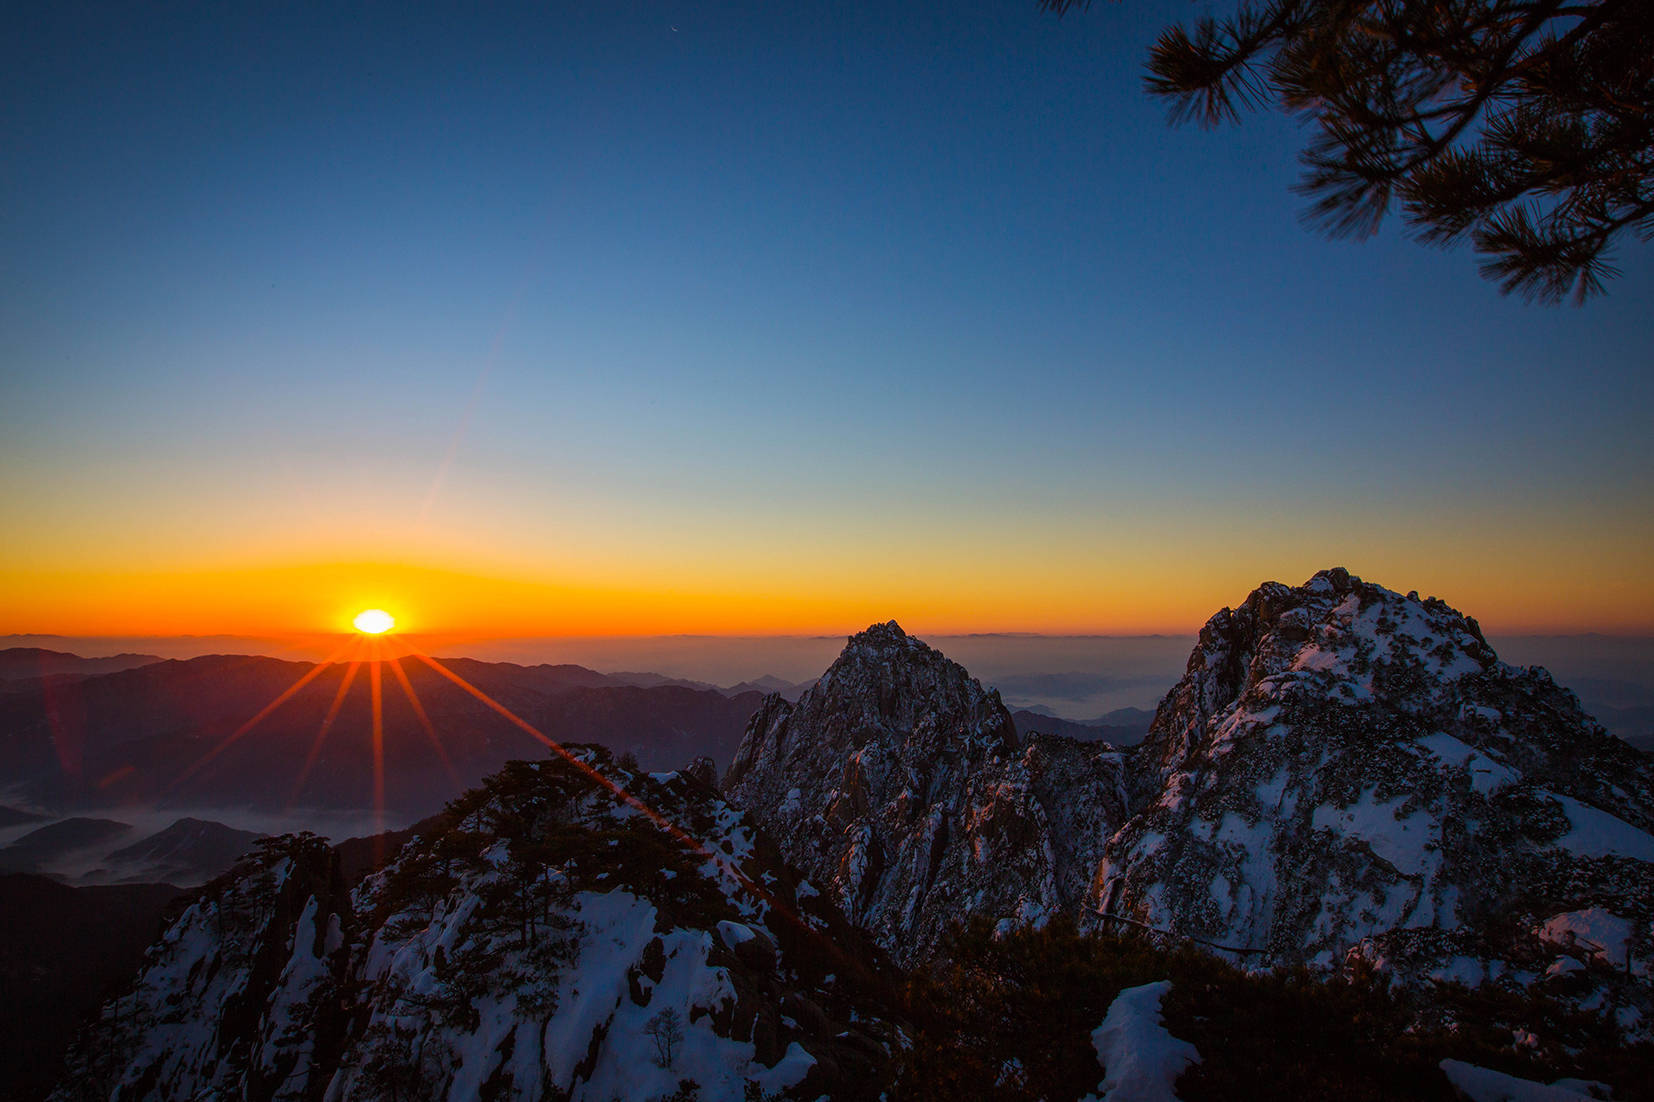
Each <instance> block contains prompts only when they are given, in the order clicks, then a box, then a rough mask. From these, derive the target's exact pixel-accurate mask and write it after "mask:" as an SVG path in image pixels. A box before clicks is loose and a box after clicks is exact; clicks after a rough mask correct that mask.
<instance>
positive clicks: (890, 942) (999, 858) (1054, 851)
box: [724, 621, 1125, 963]
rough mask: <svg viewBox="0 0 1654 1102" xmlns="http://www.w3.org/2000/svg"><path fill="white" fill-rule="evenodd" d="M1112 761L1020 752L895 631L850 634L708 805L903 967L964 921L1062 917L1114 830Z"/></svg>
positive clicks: (998, 716)
mask: <svg viewBox="0 0 1654 1102" xmlns="http://www.w3.org/2000/svg"><path fill="white" fill-rule="evenodd" d="M1122 781H1123V773H1122V768H1121V758H1120V756H1119V754H1118V753H1117V752H1115V751H1114V750H1113V749H1112V748H1109V747H1107V746H1104V745H1100V744H1086V743H1080V742H1077V741H1075V740H1072V739H1064V738H1055V737H1050V736H1036V737H1035V738H1034V739H1031V740H1029V741H1028V742H1027V743H1024V742H1023V741H1022V740H1021V739H1020V738H1019V737H1018V735H1017V732H1016V728H1015V726H1014V724H1013V723H1012V720H1011V716H1010V714H1009V713H1008V712H1007V711H1006V709H1005V707H1004V705H1003V704H1002V703H1001V702H1000V699H999V694H998V693H996V692H993V691H991V690H986V689H984V688H983V687H982V686H981V684H980V683H978V682H977V681H976V680H975V679H973V678H972V677H971V676H970V675H969V674H968V673H966V672H965V670H964V669H963V668H961V667H960V666H959V665H957V664H956V663H954V662H951V661H949V660H948V659H947V658H945V657H943V655H941V654H940V653H938V652H937V651H935V650H932V649H931V648H930V647H928V646H926V645H925V644H924V643H922V642H920V641H919V640H917V639H914V638H912V637H910V636H909V635H907V634H906V633H905V632H903V631H902V629H901V628H900V627H899V626H898V625H897V624H896V623H895V622H894V621H892V622H890V623H886V624H875V625H873V626H872V627H870V628H868V629H867V630H866V631H864V632H862V633H861V634H859V635H856V636H854V637H852V638H851V639H850V641H849V643H848V644H847V645H846V647H845V648H844V651H843V653H842V654H841V655H840V656H839V658H838V659H837V661H835V662H834V663H833V665H832V666H831V667H830V668H829V669H828V670H827V672H826V673H825V674H824V675H823V676H822V678H821V680H820V681H818V682H817V683H816V684H815V685H814V686H813V687H812V688H811V689H810V690H809V691H807V692H806V693H805V694H804V696H803V697H802V698H801V699H800V700H799V701H798V703H796V704H789V703H788V702H787V701H786V700H784V699H782V698H781V697H780V696H776V695H772V696H770V697H767V698H766V699H765V701H764V703H763V706H762V707H761V708H760V709H759V711H758V714H757V715H755V716H754V717H753V720H752V722H751V723H750V724H749V725H748V727H747V732H746V735H745V737H744V738H743V739H742V741H741V746H740V748H739V749H738V750H737V751H736V754H735V758H734V761H733V762H732V764H731V766H730V769H729V772H728V774H727V775H726V776H725V778H724V791H725V793H726V794H727V795H728V796H729V798H730V799H731V800H732V801H734V802H735V803H737V804H739V805H740V806H742V807H744V808H746V809H748V810H749V811H750V812H751V813H752V815H753V816H754V818H755V819H756V820H757V821H758V823H759V824H760V825H761V826H762V827H763V828H764V829H765V830H766V831H767V832H768V833H769V834H770V835H771V836H772V837H774V838H775V839H776V841H777V843H778V844H779V845H780V846H781V848H782V851H783V852H784V853H785V854H786V856H787V859H788V860H789V861H791V862H792V863H793V864H795V865H797V866H798V867H799V868H800V869H802V870H804V872H805V873H806V874H807V875H808V876H810V877H811V878H812V879H813V880H815V881H817V882H820V883H823V884H825V885H826V886H827V887H828V888H829V890H830V891H831V893H832V895H833V897H834V899H835V901H836V902H837V903H838V904H839V905H840V906H841V907H842V908H843V909H844V911H845V913H846V914H847V915H849V916H850V917H851V918H852V919H853V920H855V921H857V922H859V923H861V924H862V925H863V926H865V927H866V928H867V929H868V930H869V931H871V932H872V933H873V935H874V936H875V937H876V938H877V939H878V940H879V942H880V943H881V944H882V945H884V946H885V947H886V948H887V949H889V950H890V951H891V953H892V954H893V955H894V956H895V957H896V958H897V959H898V960H899V961H901V962H903V963H913V962H915V961H918V960H920V959H923V958H924V957H925V956H926V955H927V954H928V953H929V952H930V951H931V950H933V949H934V948H935V947H936V946H937V944H938V943H939V941H940V940H941V938H942V936H943V935H944V933H945V932H946V930H947V928H948V927H949V926H950V925H951V924H953V923H955V922H958V921H960V920H962V919H965V918H968V917H969V916H972V915H978V914H980V915H986V916H988V917H989V918H991V919H993V920H995V921H1008V922H1027V921H1040V920H1042V919H1043V918H1044V917H1046V916H1048V915H1050V914H1051V913H1053V912H1056V911H1059V910H1067V909H1072V908H1073V907H1075V906H1077V904H1078V903H1079V900H1080V898H1081V896H1082V895H1083V893H1084V890H1085V886H1086V885H1087V884H1088V883H1089V878H1090V872H1091V870H1092V869H1093V868H1094V867H1095V864H1096V860H1097V858H1098V856H1099V855H1100V852H1101V848H1102V844H1103V841H1104V840H1105V839H1106V838H1107V837H1108V836H1109V834H1110V833H1112V832H1113V830H1114V829H1115V828H1116V827H1117V826H1118V825H1119V824H1120V823H1121V822H1122V821H1123V818H1124V797H1125V790H1124V786H1123V783H1122Z"/></svg>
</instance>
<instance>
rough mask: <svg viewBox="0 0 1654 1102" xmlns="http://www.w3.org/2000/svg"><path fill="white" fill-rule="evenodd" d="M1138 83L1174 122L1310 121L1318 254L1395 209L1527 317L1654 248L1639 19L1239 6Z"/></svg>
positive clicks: (1179, 43) (1049, 3)
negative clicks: (1638, 251)
mask: <svg viewBox="0 0 1654 1102" xmlns="http://www.w3.org/2000/svg"><path fill="white" fill-rule="evenodd" d="M1040 3H1041V6H1042V7H1045V8H1048V9H1051V10H1054V11H1056V12H1058V13H1061V12H1064V11H1067V10H1068V9H1070V8H1074V7H1086V6H1088V5H1089V3H1090V0H1040ZM1148 68H1149V74H1148V77H1147V85H1148V89H1149V91H1151V92H1153V93H1155V94H1156V95H1161V96H1166V97H1168V98H1170V100H1171V101H1172V104H1173V106H1172V117H1173V119H1174V120H1175V121H1178V122H1185V121H1189V120H1194V121H1197V122H1200V123H1202V124H1204V125H1208V126H1211V125H1215V124H1217V123H1219V122H1221V121H1223V120H1226V119H1227V120H1235V119H1238V117H1239V110H1240V108H1241V107H1243V106H1244V107H1256V106H1259V105H1262V104H1264V103H1267V102H1270V101H1273V102H1275V103H1276V104H1278V105H1279V106H1280V107H1281V108H1282V109H1283V110H1284V111H1286V112H1288V113H1292V114H1298V115H1303V116H1307V117H1309V118H1310V119H1312V120H1313V121H1314V122H1315V124H1316V133H1315V136H1314V138H1313V139H1312V140H1311V141H1310V143H1309V146H1308V147H1307V148H1306V149H1305V151H1304V153H1303V161H1304V163H1305V165H1306V166H1307V172H1306V174H1305V177H1304V181H1303V183H1302V184H1300V185H1299V190H1300V191H1301V192H1302V193H1304V194H1306V195H1308V196H1309V197H1310V198H1311V199H1312V200H1313V202H1312V204H1311V206H1310V208H1309V210H1308V212H1307V216H1306V217H1307V220H1308V221H1309V222H1311V223H1312V224H1314V225H1316V226H1318V227H1320V228H1322V229H1324V230H1326V231H1327V232H1329V233H1331V234H1332V235H1334V236H1356V237H1361V236H1366V235H1368V234H1371V233H1372V232H1373V231H1374V230H1376V229H1377V227H1378V224H1379V222H1380V220H1381V219H1382V218H1383V217H1384V214H1385V212H1386V211H1387V210H1388V209H1389V207H1390V204H1391V201H1392V200H1395V199H1399V200H1400V202H1401V206H1402V210H1403V212H1404V217H1405V218H1406V219H1407V221H1408V222H1409V223H1410V224H1411V226H1412V227H1413V228H1414V229H1415V231H1416V232H1417V234H1418V236H1419V237H1420V238H1421V239H1423V240H1424V241H1427V242H1431V243H1436V244H1451V243H1456V242H1459V241H1463V240H1465V239H1469V240H1471V241H1472V242H1473V243H1474V245H1475V248H1476V250H1477V251H1478V252H1480V253H1482V254H1483V255H1484V256H1486V257H1487V259H1486V260H1485V261H1484V263H1483V264H1482V273H1483V274H1484V275H1485V276H1487V277H1488V278H1489V279H1493V280H1497V281H1498V282H1499V283H1500V285H1501V287H1502V289H1503V290H1504V291H1505V292H1507V293H1509V292H1512V291H1515V292H1518V293H1520V294H1522V295H1523V296H1525V297H1527V298H1530V299H1536V300H1539V301H1543V302H1559V301H1561V300H1563V299H1565V298H1569V297H1571V298H1573V299H1574V300H1575V301H1576V302H1579V301H1583V300H1584V299H1585V298H1586V297H1587V296H1589V295H1592V294H1596V293H1599V292H1600V291H1602V289H1603V281H1604V280H1605V279H1606V278H1608V277H1610V276H1612V275H1614V274H1616V269H1615V268H1614V267H1613V266H1612V265H1611V264H1610V263H1609V262H1608V259H1607V253H1608V247H1609V245H1610V244H1611V243H1612V242H1613V241H1614V239H1615V238H1616V237H1618V236H1620V235H1621V234H1623V233H1625V232H1627V231H1629V232H1631V233H1632V234H1634V235H1635V236H1637V237H1638V238H1640V239H1642V240H1644V241H1647V240H1649V239H1650V238H1651V237H1654V182H1651V177H1654V2H1651V0H1578V2H1567V0H1261V2H1260V0H1241V5H1240V8H1239V10H1238V11H1237V12H1236V13H1235V14H1234V15H1233V16H1231V17H1230V18H1228V19H1224V20H1218V19H1213V18H1210V17H1206V18H1202V19H1199V20H1197V21H1196V22H1195V23H1194V24H1193V25H1192V26H1188V27H1186V26H1175V27H1172V28H1170V29H1168V30H1166V31H1165V32H1163V33H1162V34H1161V36H1160V38H1159V40H1158V41H1157V42H1156V43H1155V45H1154V48H1153V50H1152V52H1151V56H1150V59H1149V66H1148Z"/></svg>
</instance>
